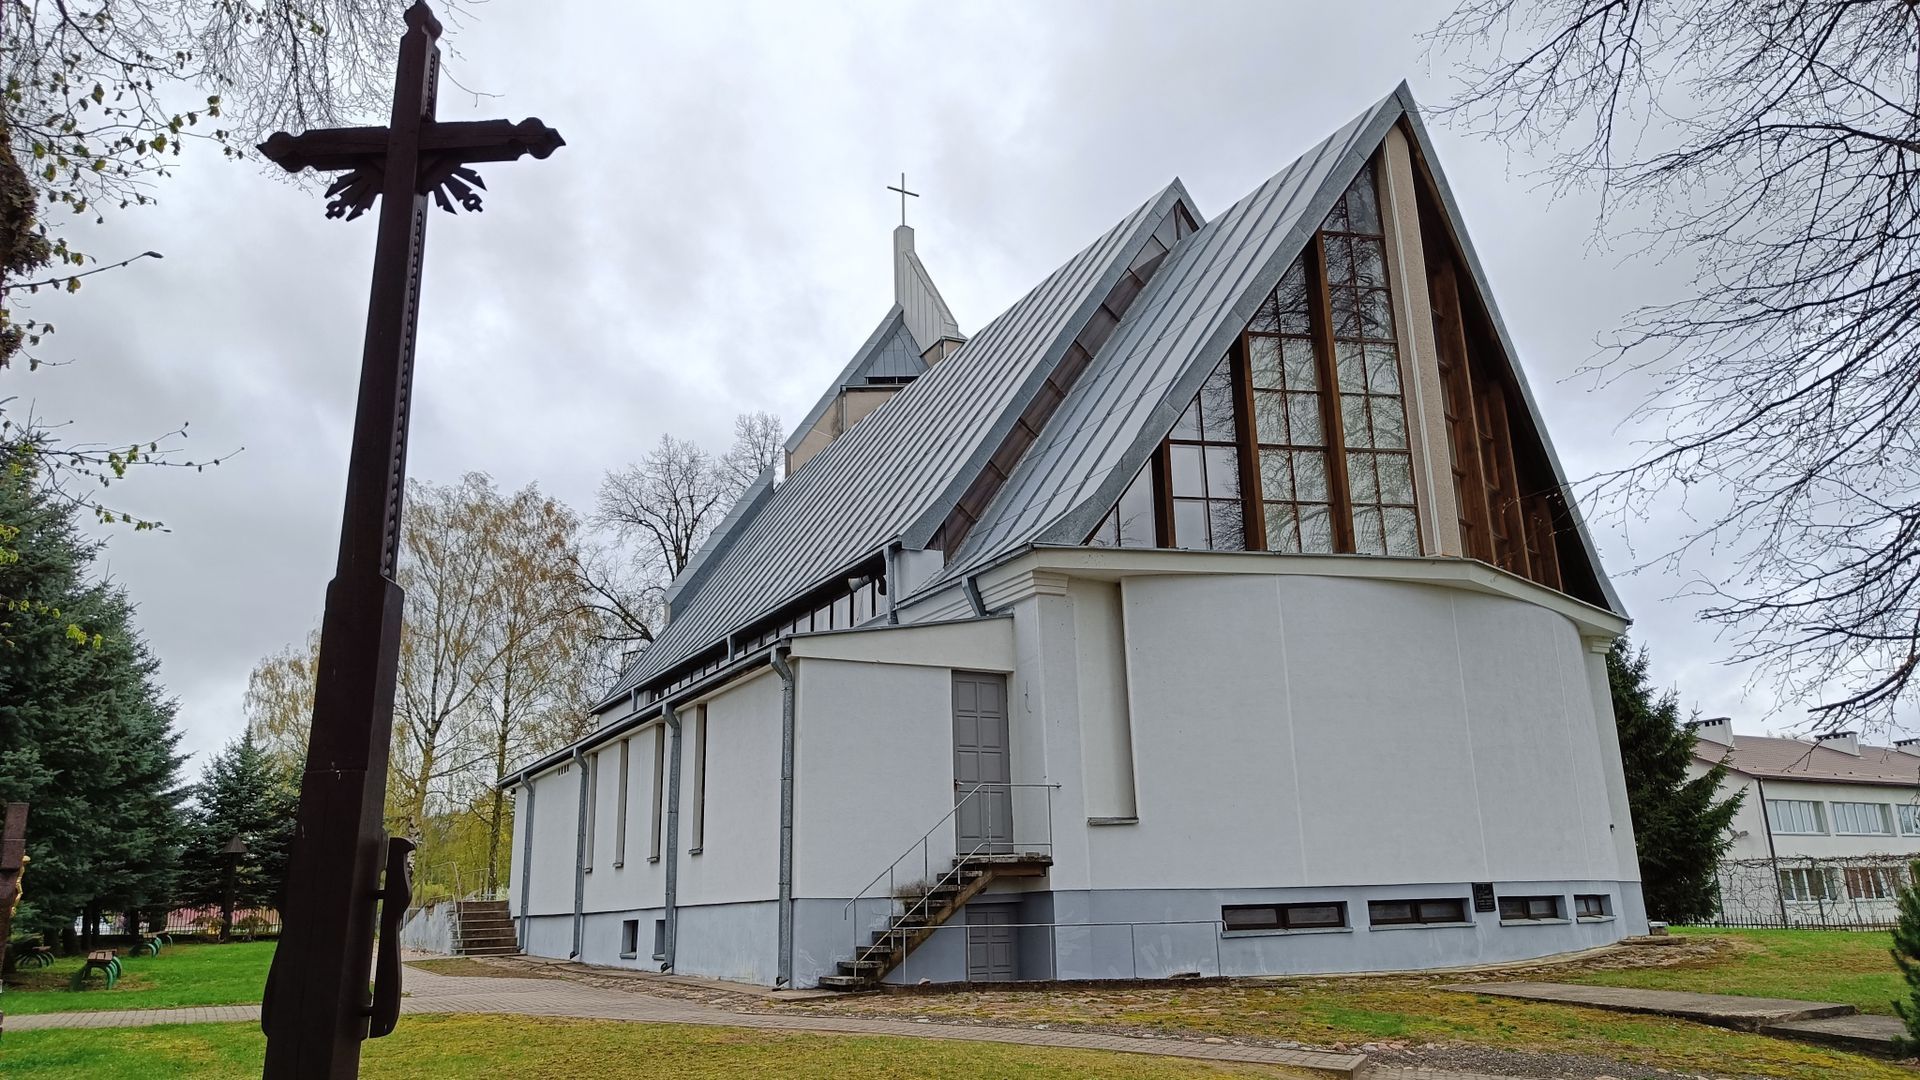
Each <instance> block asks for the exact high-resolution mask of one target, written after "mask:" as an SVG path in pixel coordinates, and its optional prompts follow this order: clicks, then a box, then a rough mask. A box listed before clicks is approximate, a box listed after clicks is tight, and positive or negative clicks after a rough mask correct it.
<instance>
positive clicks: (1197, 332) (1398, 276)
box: [503, 86, 1646, 987]
mask: <svg viewBox="0 0 1920 1080" xmlns="http://www.w3.org/2000/svg"><path fill="white" fill-rule="evenodd" d="M1249 134H1250V137H1251V135H1252V133H1249ZM894 249H895V260H896V261H895V269H896V273H895V290H896V296H895V301H896V302H895V304H894V305H893V307H892V308H891V309H890V310H889V312H888V314H887V316H886V317H885V319H883V320H882V322H881V325H880V326H879V328H878V329H877V330H876V331H875V333H874V334H873V336H872V337H871V338H870V339H869V340H868V341H867V343H866V344H865V345H864V346H862V348H861V350H860V351H859V352H858V353H857V354H856V355H855V357H854V359H853V361H852V362H851V363H850V364H848V365H847V367H846V370H844V371H843V372H842V373H841V376H840V378H839V380H837V382H836V385H835V386H834V387H832V388H830V389H829V391H828V393H827V395H826V396H825V397H823V399H822V402H821V404H820V406H818V407H816V409H815V410H814V411H813V412H812V413H811V414H810V415H809V416H808V417H807V418H806V420H805V422H803V423H802V424H801V425H800V428H799V429H798V430H796V431H795V433H794V436H793V439H792V440H791V441H790V442H789V443H788V451H789V455H790V457H789V470H788V473H787V476H786V478H785V479H784V480H782V481H779V482H776V481H775V479H774V478H773V477H771V476H769V477H766V478H763V479H762V481H761V483H760V484H758V485H757V486H756V487H754V488H753V489H751V490H750V491H749V492H748V493H747V494H746V495H745V496H744V497H743V498H742V500H741V502H740V504H739V505H738V506H737V507H736V508H735V510H734V511H733V513H731V514H730V515H729V516H728V518H727V520H726V521H725V522H724V523H723V524H722V525H721V526H720V527H719V529H718V530H717V531H716V532H715V534H714V536H713V537H712V539H711V540H710V541H709V542H708V543H707V545H706V546H705V548H704V549H703V550H702V551H701V553H700V555H699V556H698V558H697V559H696V560H695V561H694V563H693V564H692V565H690V566H689V567H688V568H687V570H686V572H685V573H683V574H682V575H681V576H680V578H679V579H678V580H677V581H676V582H675V583H674V587H673V589H672V591H671V593H670V596H669V599H670V604H671V610H672V618H671V621H670V622H669V623H668V625H667V627H666V629H665V630H664V631H663V632H662V633H661V635H660V636H659V638H658V640H657V641H655V642H654V643H653V644H652V646H651V647H649V648H648V649H647V650H646V651H645V652H644V653H642V654H641V655H640V656H639V657H637V658H636V660H635V661H634V663H633V665H632V666H631V668H630V669H629V670H628V671H627V672H626V674H625V675H624V676H623V677H622V678H621V679H620V681H619V682H618V684H617V685H616V686H615V687H614V688H613V689H612V690H611V692H610V693H609V694H608V695H607V697H606V699H605V700H604V702H603V703H602V704H601V705H600V706H599V708H598V710H597V711H598V713H599V726H598V728H597V730H595V731H594V733H593V734H591V735H590V736H588V737H587V738H585V739H583V740H582V741H580V742H579V743H577V744H576V745H574V746H572V747H569V748H568V749H566V750H565V751H562V752H560V753H557V754H554V755H551V756H549V757H547V758H545V759H543V760H541V761H539V762H536V763H534V764H533V765H532V766H530V767H528V768H527V769H525V770H523V771H521V772H519V773H516V774H515V775H513V776H511V777H507V778H505V779H504V780H503V783H504V784H506V785H507V786H510V787H511V788H512V789H513V791H514V792H515V793H516V799H517V801H516V807H517V811H516V814H515V817H514V830H515V831H514V841H513V843H514V857H515V862H514V867H513V885H512V904H513V911H514V914H515V916H516V918H517V920H518V923H519V927H520V934H521V942H522V945H523V947H524V949H525V950H526V951H527V952H529V953H533V954H538V955H544V956H556V957H564V956H578V957H580V958H582V959H584V960H587V961H590V962H593V963H598V964H614V965H626V966H632V967H645V968H650V969H657V968H662V967H670V968H672V969H673V970H676V971H679V972H684V973H691V974H699V975H708V976H717V977H724V978H729V979H738V980H745V981H749V982H756V983H762V984H776V985H791V986H798V987H806V986H814V985H861V984H863V983H865V982H866V981H868V980H870V979H873V978H877V977H884V978H886V979H889V980H894V981H902V980H904V981H914V982H917V981H920V980H922V979H929V980H933V981H947V980H960V979H1102V978H1132V977H1141V978H1158V977H1167V976H1173V975H1179V974H1183V973H1199V974H1204V975H1214V974H1226V975H1266V974H1275V973H1283V972H1338V971H1365V970H1380V969H1414V968H1428V967H1440V966H1449V965H1459V964H1469V963H1482V962H1492V961H1504V960H1515V959H1521V958H1526V957H1535V956H1542V955H1546V954H1552V953H1559V952H1565V951H1568V950H1573V949H1580V948H1585V947H1589V946H1594V945H1600V944H1604V943H1607V942H1611V941H1614V940H1617V939H1619V938H1621V937H1623V936H1626V935H1628V934H1633V933H1639V932H1642V931H1643V930H1644V928H1645V924H1646V919H1645V914H1644V909H1643V905H1642V902H1641V895H1640V885H1639V880H1638V879H1639V873H1638V867H1637V863H1636V859H1635V854H1634V842H1633V826H1632V820H1631V817H1630V815H1629V813H1628V809H1627V802H1626V788H1625V784H1624V781H1623V778H1622V774H1621V766H1620V754H1619V747H1618V745H1617V742H1616V738H1615V731H1614V723H1613V716H1612V709H1611V703H1610V699H1609V696H1608V686H1607V674H1606V662H1605V661H1606V656H1605V654H1606V651H1607V647H1608V645H1609V644H1610V643H1611V642H1612V641H1613V640H1614V638H1615V637H1617V636H1618V635H1619V634H1620V633H1621V632H1622V630H1623V629H1624V628H1625V626H1626V619H1625V617H1624V615H1623V613H1622V609H1621V607H1620V604H1619V601H1618V599H1617V598H1616V597H1615V596H1614V594H1613V592H1612V589H1611V587H1610V586H1609V585H1608V583H1607V580H1606V577H1605V575H1604V574H1603V572H1602V571H1601V568H1600V565H1599V563H1598V561H1597V559H1596V558H1595V556H1594V550H1593V547H1592V544H1591V542H1590V541H1589V540H1588V538H1587V536H1586V534H1585V532H1584V530H1583V529H1582V527H1581V525H1580V521H1579V517H1578V514H1577V511H1576V509H1575V507H1574V506H1573V505H1572V503H1571V502H1570V501H1569V500H1568V497H1567V495H1566V494H1565V488H1564V483H1563V479H1564V478H1563V476H1562V474H1561V471H1560V470H1559V468H1558V465H1557V463H1556V462H1555V460H1554V457H1553V454H1552V450H1551V448H1550V446H1549V444H1548V442H1547V439H1546V433H1545V431H1544V429H1543V427H1542V424H1541V419H1540V414H1539V412H1538V410H1537V409H1536V408H1535V406H1534V403H1533V400H1532V398H1531V396H1530V395H1529V393H1528V391H1527V388H1526V382H1525V379H1524V378H1523V376H1522V374H1521V370H1520V365H1519V362H1518V360H1519V358H1518V356H1517V354H1516V352H1515V350H1514V348H1513V343H1512V341H1511V340H1510V339H1509V337H1508V336H1507V334H1506V332H1505V330H1504V328H1503V326H1502V324H1501V322H1500V319H1499V316H1498V314H1497V312H1496V310H1495V308H1494V305H1493V300H1492V296H1491V294H1490V293H1489V291H1488V289H1487V284H1486V278H1485V275H1484V273H1483V272H1482V271H1481V269H1480V266H1479V263H1478V261H1477V259H1476V258H1475V256H1474V254H1473V249H1472V246H1471V244H1470V243H1469V242H1468V240H1467V234H1466V231H1465V228H1464V225H1463V223H1462V222H1461V220H1460V217H1459V213H1458V208H1457V207H1456V206H1455V204H1454V201H1453V199H1452V196H1451V195H1450V194H1449V192H1448V189H1447V185H1446V182H1445V180H1444V178H1443V177H1442V176H1441V173H1440V169H1439V165H1438V162H1437V161H1436V160H1435V158H1434V154H1433V149H1432V146H1431V145H1430V144H1429V142H1428V140H1427V137H1426V134H1425V132H1424V129H1423V128H1422V126H1421V122H1420V119H1419V116H1418V115H1417V113H1416V112H1415V109H1414V106H1413V102H1412V99H1411V96H1410V95H1409V94H1408V92H1407V90H1406V88H1405V87H1404V86H1402V87H1401V88H1400V89H1399V90H1398V91H1396V92H1395V93H1394V94H1393V95H1391V96H1389V97H1388V98H1386V99H1385V100H1384V101H1382V102H1380V103H1379V104H1378V105H1376V106H1374V107H1373V108H1371V109H1369V110H1367V111H1366V112H1365V113H1364V114H1362V115H1361V116H1359V117H1358V118H1356V119H1355V120H1353V121H1352V122H1351V123H1349V124H1347V125H1346V126H1345V127H1343V128H1341V129H1340V130H1339V131H1338V132H1336V133H1335V134H1334V135H1332V136H1331V137H1330V138H1328V139H1327V140H1326V141H1325V142H1323V143H1321V144H1320V145H1319V146H1316V147H1314V148H1313V149H1311V150H1309V151H1308V152H1307V153H1306V154H1305V155H1304V156H1303V157H1301V158H1300V159H1299V160H1298V161H1296V162H1294V163H1293V164H1292V165H1289V166H1288V167H1287V168H1286V169H1284V170H1282V171H1281V172H1280V173H1279V174H1278V175H1276V176H1275V177H1273V178H1272V179H1271V180H1269V181H1268V182H1267V183H1265V184H1263V185H1262V186H1261V187H1260V188H1258V189H1257V190H1255V191H1254V192H1253V193H1251V194H1250V195H1248V196H1247V197H1246V198H1245V199H1242V200H1241V201H1240V202H1238V203H1236V204H1235V205H1233V206H1231V207H1229V208H1227V209H1226V210H1224V211H1223V212H1221V213H1220V214H1219V216H1217V217H1215V218H1213V219H1211V220H1209V219H1207V218H1206V217H1204V216H1203V215H1202V214H1201V212H1200V210H1199V208H1198V207H1197V206H1195V205H1194V203H1193V201H1192V200H1191V199H1190V198H1189V197H1188V195H1187V193H1186V190H1185V188H1184V187H1182V185H1181V184H1180V183H1179V182H1178V181H1175V182H1174V183H1172V184H1171V185H1170V186H1168V187H1167V188H1166V189H1165V190H1164V191H1162V192H1160V193H1158V194H1156V195H1155V196H1153V197H1152V198H1150V199H1148V200H1147V201H1146V202H1145V203H1144V204H1142V205H1141V206H1139V207H1138V208H1137V209H1135V210H1133V211H1132V212H1131V213H1128V214H1127V215H1126V216H1125V217H1124V218H1123V219H1122V220H1121V221H1120V222H1119V224H1117V225H1116V226H1115V227H1114V228H1112V229H1111V230H1110V231H1108V232H1107V233H1106V234H1105V235H1103V236H1101V237H1099V238H1098V239H1097V240H1095V241H1094V242H1093V243H1092V244H1091V245H1090V246H1088V247H1087V248H1085V249H1084V250H1082V251H1081V252H1079V253H1078V254H1076V255H1074V256H1073V257H1072V258H1070V259H1069V260H1067V262H1066V263H1065V264H1064V265H1062V266H1061V267H1060V268H1059V269H1057V270H1056V271H1054V272H1053V273H1052V274H1050V275H1048V276H1047V278H1046V279H1045V280H1043V281H1042V282H1040V283H1039V284H1038V285H1037V286H1036V287H1035V288H1034V289H1033V291H1032V292H1030V293H1028V294H1027V295H1026V296H1025V297H1023V298H1022V299H1020V300H1019V301H1017V302H1016V303H1015V304H1014V305H1013V306H1012V307H1011V308H1009V309H1008V310H1007V311H1006V312H1005V313H1004V314H1002V315H1001V316H1000V317H999V318H997V319H995V320H993V321H992V322H990V323H988V324H987V325H986V326H985V327H984V328H982V329H981V330H980V331H979V332H977V333H976V334H974V335H973V336H972V337H971V338H970V339H966V340H964V344H963V343H962V338H961V336H960V334H959V330H958V324H957V323H956V322H955V321H954V319H953V317H952V315H951V313H950V312H948V311H947V309H946V305H945V304H944V303H942V302H941V301H940V299H939V294H938V292H937V291H935V290H934V289H933V286H932V282H931V278H930V277H929V276H928V274H927V272H926V269H925V267H924V266H922V265H921V264H920V262H919V259H918V257H917V256H916V255H915V254H914V252H913V244H912V234H911V232H910V231H908V230H905V229H904V227H903V228H902V230H901V232H900V233H899V234H897V235H896V238H895V245H894Z"/></svg>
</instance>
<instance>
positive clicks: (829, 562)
mask: <svg viewBox="0 0 1920 1080" xmlns="http://www.w3.org/2000/svg"><path fill="white" fill-rule="evenodd" d="M1172 192H1173V189H1172V188H1169V189H1168V190H1167V191H1165V192H1162V193H1161V194H1160V195H1158V196H1156V197H1154V198H1153V199H1150V200H1148V201H1147V202H1145V203H1142V204H1141V205H1140V206H1139V207H1138V208H1137V209H1135V210H1134V211H1133V212H1132V213H1130V214H1128V215H1127V216H1126V217H1125V218H1124V219H1123V220H1122V221H1121V222H1120V223H1119V224H1118V225H1115V226H1114V227H1113V228H1112V229H1110V230H1108V231H1107V233H1106V234H1105V235H1103V236H1102V237H1100V238H1099V239H1098V240H1096V241H1094V242H1093V243H1092V244H1091V245H1089V246H1088V247H1086V248H1085V249H1083V250H1082V251H1080V252H1079V253H1078V254H1077V255H1075V256H1074V257H1073V258H1071V259H1069V260H1067V262H1066V263H1065V264H1064V265H1062V266H1061V267H1060V268H1058V269H1057V270H1055V271H1054V272H1053V273H1051V274H1049V275H1047V277H1046V279H1045V280H1043V281H1042V282H1041V283H1040V284H1039V285H1037V286H1036V287H1035V288H1034V289H1033V290H1032V291H1031V292H1029V293H1027V294H1026V295H1025V296H1024V297H1022V298H1021V299H1020V300H1019V301H1017V302H1016V303H1015V304H1014V305H1013V306H1012V307H1011V308H1008V309H1007V311H1006V312H1005V313H1004V314H1002V315H1001V316H1000V317H999V318H997V319H995V320H994V321H993V322H991V323H989V324H988V325H987V326H986V327H985V328H983V329H982V330H981V331H980V332H979V333H978V334H975V335H974V336H973V338H972V339H970V340H969V341H968V342H967V343H966V344H965V345H963V346H961V347H960V349H959V351H957V352H956V353H954V354H953V355H952V356H950V357H948V358H947V359H945V360H943V361H941V362H940V363H938V364H936V365H934V366H933V367H932V368H931V369H929V370H928V371H927V373H926V374H925V375H922V376H921V377H920V378H918V379H916V380H914V381H913V382H911V383H909V384H907V386H905V387H904V388H903V389H901V390H900V391H899V392H898V393H897V394H895V395H894V396H893V397H892V398H890V399H889V400H888V401H887V402H886V403H885V404H883V405H881V406H880V407H879V408H877V409H875V410H874V411H873V412H872V413H870V414H868V416H867V417H866V418H865V419H863V420H861V421H860V422H859V423H857V424H855V425H854V426H853V427H852V428H851V429H849V430H848V431H847V433H846V434H844V435H842V436H841V437H840V438H838V439H835V440H834V441H833V442H831V443H829V444H827V447H826V448H825V449H824V450H822V451H820V453H818V454H816V455H814V456H813V457H812V458H811V459H809V460H808V461H807V463H806V464H805V465H804V466H802V467H801V468H800V469H798V470H797V471H795V472H794V474H793V475H792V476H790V477H788V479H787V481H786V483H784V484H781V485H780V486H779V487H777V488H775V489H774V491H773V492H772V494H771V495H770V496H769V497H768V498H767V499H766V502H765V505H764V506H762V507H761V508H760V510H759V512H758V513H756V514H754V515H753V517H752V519H751V520H745V521H741V522H740V523H739V524H738V526H737V527H736V528H734V529H732V530H731V531H730V533H729V537H728V540H729V542H727V543H726V545H725V548H724V550H718V551H715V552H713V553H711V554H710V555H709V557H708V560H707V561H708V563H709V566H708V568H707V570H706V572H705V574H704V575H702V578H701V580H700V581H699V583H698V585H697V587H695V588H692V589H684V590H682V592H681V594H680V596H679V598H678V603H677V605H676V606H677V607H678V608H679V609H680V610H679V611H678V612H677V613H676V614H675V616H674V618H673V620H672V621H671V622H670V623H668V624H667V628H666V629H665V630H664V631H663V632H662V633H661V634H660V637H659V638H658V639H657V640H656V641H655V642H654V643H653V645H652V646H650V647H649V648H648V649H647V650H646V651H645V652H643V653H641V654H640V656H639V657H637V658H636V659H635V660H634V663H633V665H632V666H631V667H629V668H628V670H627V672H626V673H625V674H624V675H622V676H621V678H620V680H619V681H618V682H617V683H616V684H615V686H614V687H613V689H612V690H611V691H609V692H608V694H607V698H606V701H607V702H611V701H612V700H613V699H614V698H617V697H619V696H620V695H621V694H624V693H626V692H627V691H628V690H630V689H632V688H634V687H636V686H640V685H642V684H643V683H645V682H646V681H647V680H649V679H651V678H653V677H654V676H655V675H658V674H660V673H662V672H665V671H667V670H669V669H671V668H672V667H674V666H675V665H677V664H679V663H680V662H681V661H683V660H686V659H688V658H689V657H691V656H693V655H694V654H695V653H697V652H699V651H700V650H702V649H704V648H706V647H708V646H709V645H711V644H713V643H714V642H716V641H719V640H721V639H722V638H723V637H724V636H725V635H726V634H728V633H731V632H733V631H734V630H737V629H739V628H741V627H742V626H745V625H746V624H748V623H750V622H752V621H753V620H754V619H756V618H759V617H762V616H765V615H767V614H769V613H771V612H772V611H773V610H774V609H776V608H777V607H779V605H780V604H781V603H782V602H784V601H787V600H790V599H792V598H794V597H796V596H798V595H799V594H801V593H803V592H805V591H806V590H808V589H810V588H812V587H814V586H816V585H818V584H820V583H821V582H823V581H826V580H829V579H830V578H831V577H832V576H833V575H835V574H837V573H840V572H842V571H844V570H846V569H847V568H849V567H851V566H853V565H855V564H857V563H858V562H860V561H861V560H863V559H865V558H868V557H871V556H872V555H874V554H875V553H877V552H879V551H880V550H881V549H882V547H883V546H884V545H885V544H886V543H887V542H888V541H890V540H892V539H893V538H894V537H895V536H897V535H899V533H900V532H901V530H902V529H903V528H904V527H905V526H906V525H907V524H908V523H909V522H911V521H912V520H913V518H914V517H915V515H917V514H919V513H920V512H921V511H922V510H923V509H924V507H925V506H926V505H927V504H928V503H929V502H930V501H931V500H932V499H934V498H936V497H938V496H939V494H940V493H941V492H943V491H944V490H945V489H946V488H948V487H949V486H950V485H951V481H952V479H953V477H954V475H955V474H956V473H957V472H958V471H959V470H960V469H962V468H964V466H965V464H966V462H968V461H969V460H970V459H972V458H973V457H974V455H975V453H976V451H977V450H978V449H979V447H980V445H981V444H982V443H983V442H984V441H985V439H986V438H987V436H988V433H989V432H991V431H992V430H994V429H995V428H997V427H1000V426H1002V425H1001V424H1000V420H1001V417H1002V414H1003V413H1005V412H1006V411H1007V410H1009V409H1011V410H1013V411H1014V412H1016V413H1017V412H1018V411H1019V409H1021V408H1022V407H1024V406H1025V404H1026V403H1025V401H1024V400H1022V399H1021V397H1020V394H1021V391H1022V390H1023V389H1024V388H1026V387H1028V386H1029V385H1030V384H1031V383H1032V382H1034V379H1033V378H1032V376H1033V374H1034V372H1035V371H1036V370H1042V371H1044V370H1046V369H1050V368H1051V367H1052V365H1053V363H1054V362H1055V361H1056V360H1057V359H1058V358H1059V356H1060V355H1061V354H1062V353H1063V352H1065V350H1066V348H1067V346H1068V345H1069V344H1070V343H1071V342H1072V340H1073V337H1074V335H1075V334H1076V333H1078V332H1079V330H1080V328H1081V326H1082V325H1083V324H1084V323H1085V322H1086V320H1087V318H1088V317H1089V316H1090V315H1091V314H1092V312H1093V309H1094V308H1095V307H1096V306H1097V305H1098V304H1099V303H1100V300H1101V298H1102V297H1103V296H1104V295H1105V290H1106V288H1108V287H1109V286H1110V285H1111V284H1112V281H1113V280H1114V279H1116V278H1117V277H1118V275H1119V271H1120V270H1121V269H1124V267H1125V259H1126V258H1127V257H1128V253H1129V252H1131V251H1133V250H1135V249H1137V248H1138V247H1139V246H1140V244H1142V243H1144V241H1145V239H1146V236H1147V235H1148V234H1149V233H1150V232H1151V231H1152V229H1153V226H1154V224H1155V223H1156V221H1157V220H1158V218H1157V216H1156V215H1155V213H1154V212H1155V210H1156V208H1158V209H1160V210H1161V212H1164V207H1165V206H1167V205H1169V200H1170V198H1171V197H1172V194H1171V193H1172Z"/></svg>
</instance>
